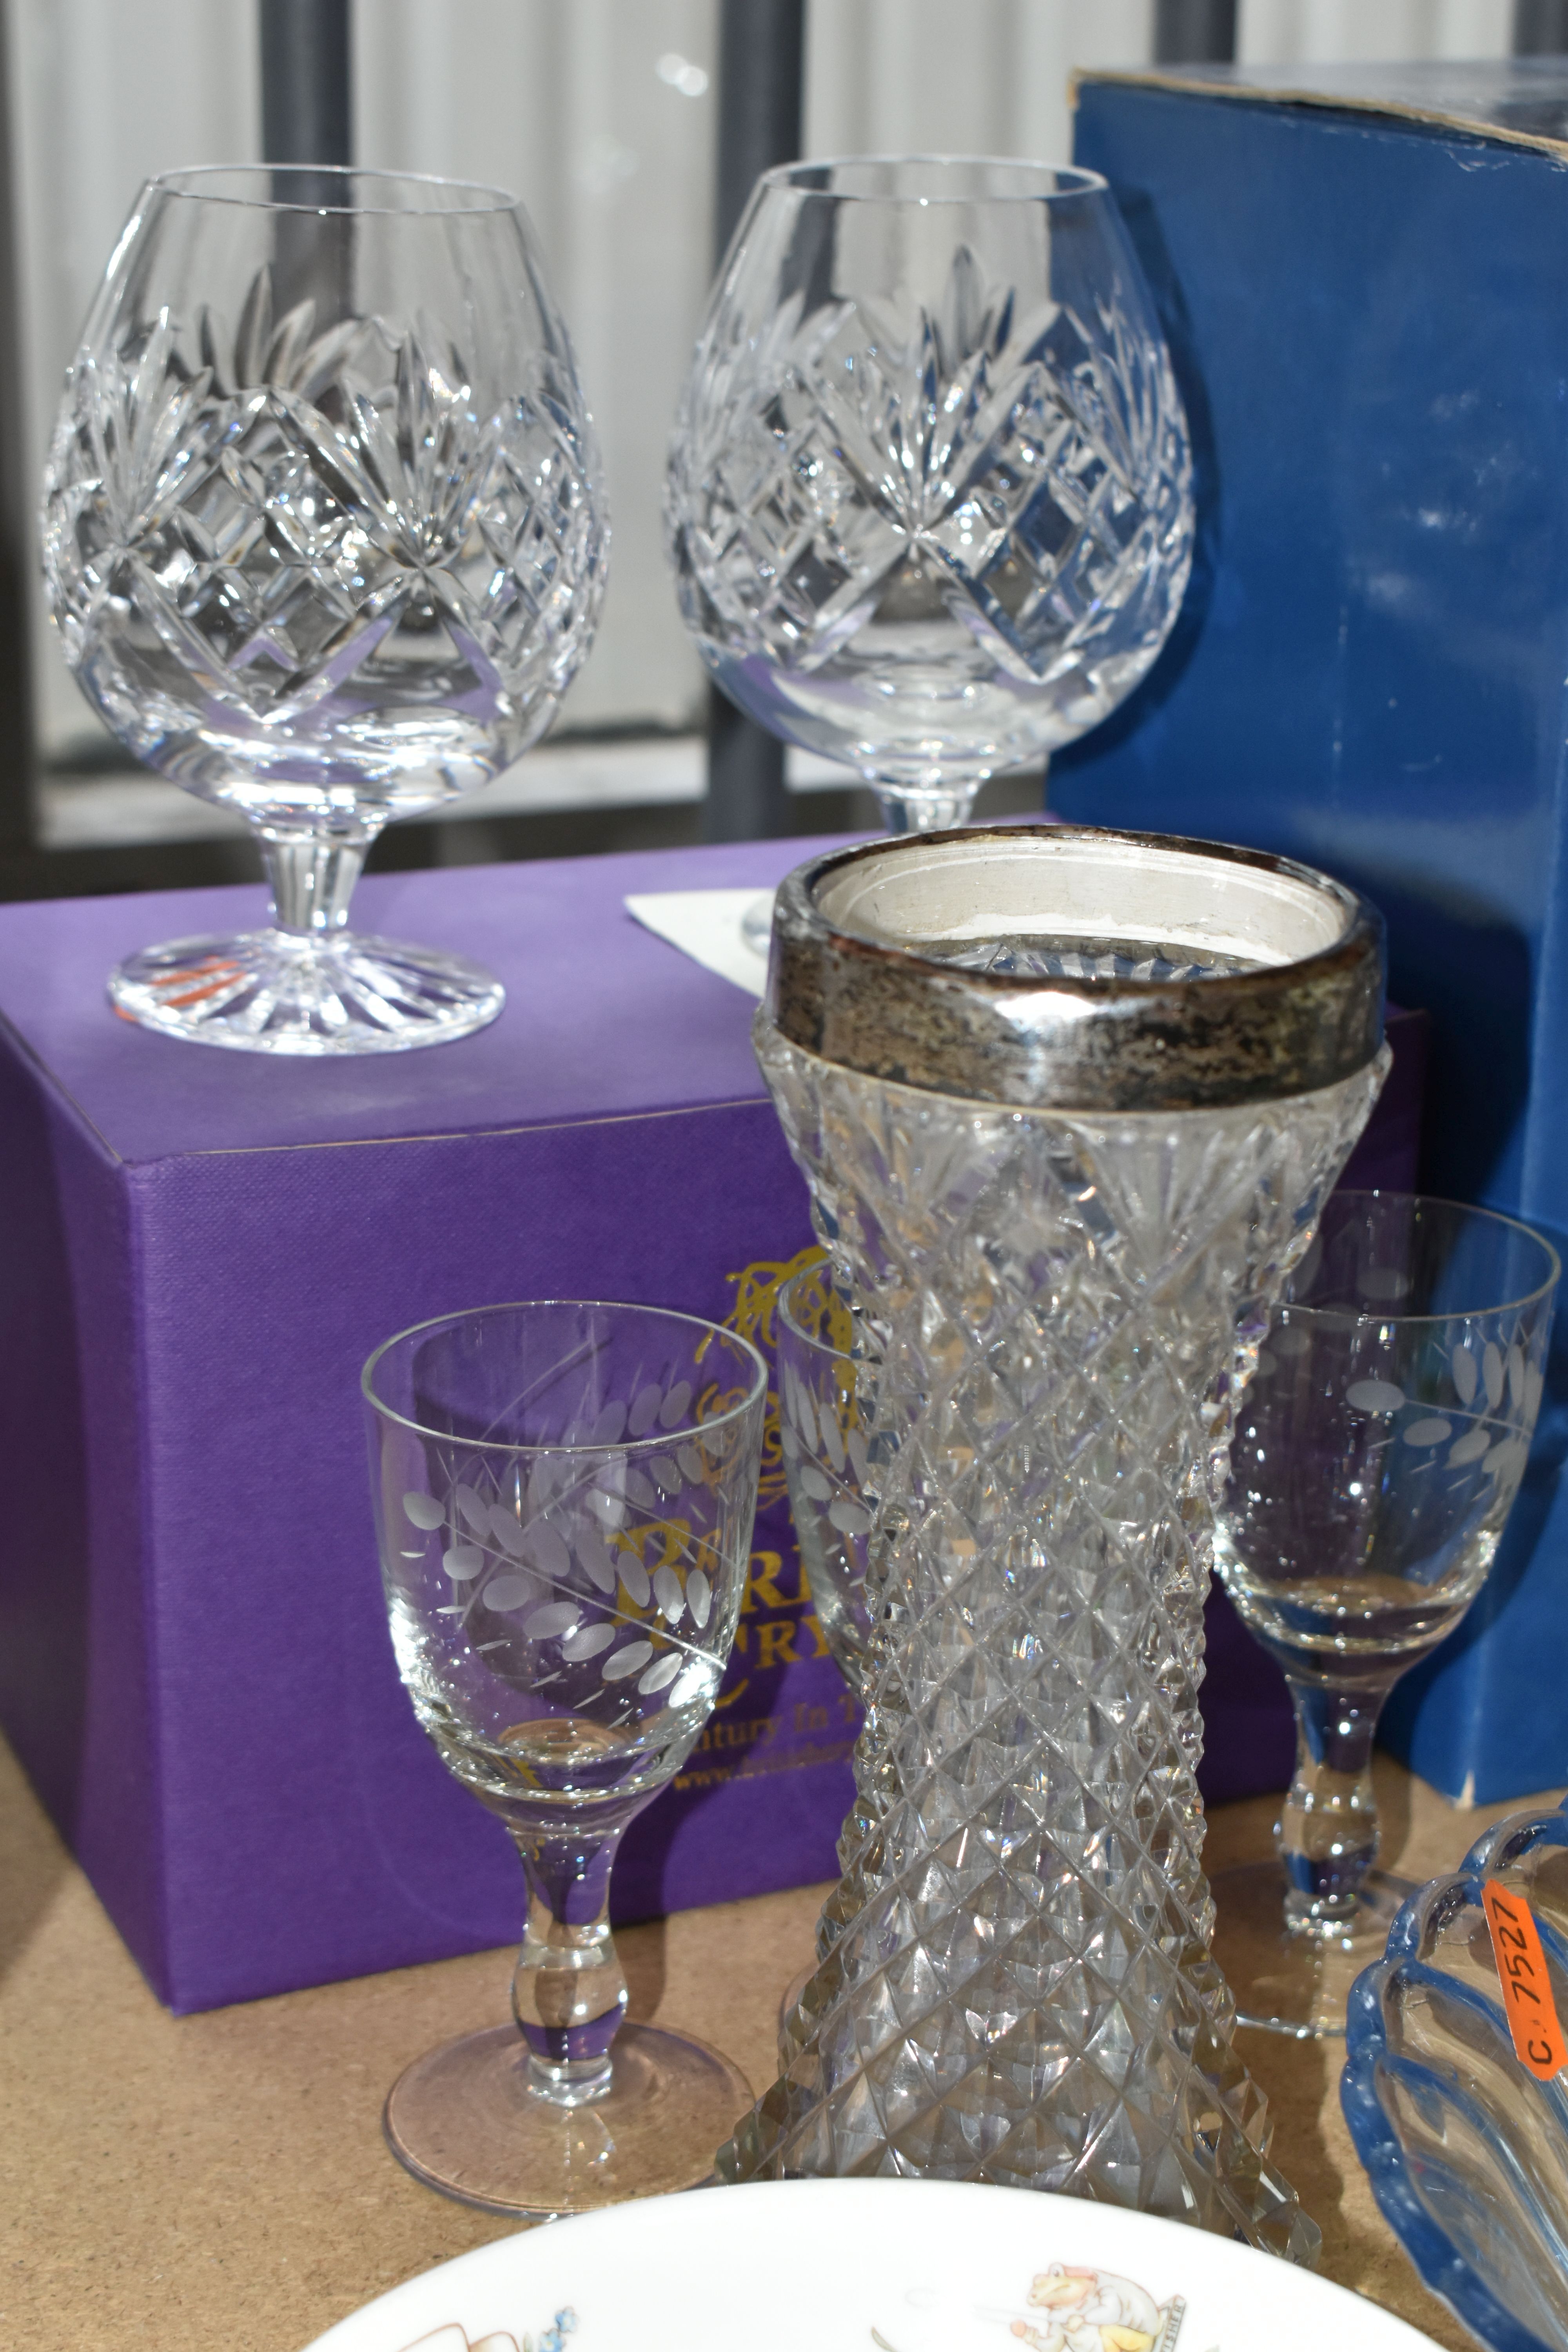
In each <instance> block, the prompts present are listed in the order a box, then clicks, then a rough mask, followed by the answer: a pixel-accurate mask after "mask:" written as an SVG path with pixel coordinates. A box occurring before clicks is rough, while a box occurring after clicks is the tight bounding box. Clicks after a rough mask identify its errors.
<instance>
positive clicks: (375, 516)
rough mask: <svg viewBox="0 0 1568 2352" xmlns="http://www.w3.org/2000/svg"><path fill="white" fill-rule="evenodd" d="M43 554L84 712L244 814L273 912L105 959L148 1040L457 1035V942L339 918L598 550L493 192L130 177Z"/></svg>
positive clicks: (589, 608) (537, 663) (483, 998)
mask: <svg viewBox="0 0 1568 2352" xmlns="http://www.w3.org/2000/svg"><path fill="white" fill-rule="evenodd" d="M43 537H44V572H45V578H46V581H47V586H48V592H49V599H50V603H51V605H52V607H53V611H54V614H55V617H56V619H57V621H58V624H59V627H60V633H61V637H62V640H63V643H64V646H65V654H66V659H67V661H68V663H69V665H70V667H71V669H72V670H73V672H74V673H75V676H76V679H77V682H78V684H79V686H80V688H81V689H82V691H83V693H84V694H85V695H86V696H87V698H88V699H89V702H91V703H92V705H93V706H94V708H95V709H97V710H98V712H99V713H100V717H101V718H102V719H104V721H105V723H106V725H107V726H108V727H109V728H110V731H111V732H112V733H113V734H115V735H116V736H118V737H119V739H120V740H121V742H122V743H123V744H124V745H125V746H126V748H127V750H129V751H132V752H134V753H135V755H136V757H137V758H138V759H139V760H142V761H145V762H146V763H147V764H148V766H150V767H153V768H155V769H157V770H158V771H159V772H160V773H162V774H163V775H165V776H168V777H169V778H170V779H171V780H172V781H173V782H175V783H177V784H181V785H183V786H184V789H185V790H186V791H187V792H191V793H197V794H198V795H200V797H201V798H203V799H205V800H209V801H215V802H217V803H221V804H222V805H225V806H226V807H229V808H232V809H235V810H237V811H238V812H239V813H240V814H242V815H243V816H245V817H246V818H247V820H248V822H249V823H250V824H251V826H252V827H253V828H254V831H255V834H256V837H257V840H258V845H259V847H260V851H261V856H262V862H263V865H264V866H265V868H266V873H267V878H268V883H269V885H270V887H271V892H272V920H271V922H270V924H269V926H268V928H267V929H263V930H259V931H253V932H247V933H244V934H241V935H239V936H237V937H233V938H208V939H195V940H176V941H174V942H173V943H172V944H170V945H165V946H160V947H154V948H148V949H144V950H142V951H141V952H140V953H138V954H136V955H133V956H131V957H129V958H128V959H127V961H125V962H124V963H122V964H121V966H120V967H119V969H118V970H117V971H115V973H114V974H113V976H112V978H111V980H110V997H111V999H112V1001H113V1003H114V1004H115V1006H116V1007H117V1009H118V1010H119V1011H120V1012H121V1013H123V1014H125V1015H126V1016H127V1017H129V1018H130V1019H132V1020H134V1021H138V1022H142V1023H144V1024H146V1025H148V1026H149V1027H151V1028H154V1029H158V1030H161V1031H163V1033H164V1034H166V1035H170V1036H176V1037H189V1038H196V1039H199V1040H201V1041H202V1042H203V1043H204V1044H207V1045H230V1046H239V1047H243V1048H246V1049H247V1050H251V1051H262V1052H272V1053H286V1054H363V1053H373V1052H387V1051H395V1050H397V1049H400V1048H403V1047H407V1046H412V1045H434V1044H437V1043H440V1042H441V1041H443V1040H445V1039H448V1038H453V1037H460V1036H463V1035H466V1034H468V1032H469V1031H471V1030H474V1029H477V1028H479V1027H481V1026H482V1025H483V1024H485V1023H486V1022H488V1021H491V1020H493V1019H494V1018H495V1016H496V1014H497V1013H498V1012H499V1011H500V1007H501V1004H502V1003H503V1001H504V1000H503V992H502V990H501V988H500V985H499V984H498V983H497V982H496V981H494V980H493V979H492V978H491V977H490V975H489V973H487V972H485V971H480V970H479V967H478V966H476V965H474V964H472V963H470V962H469V961H467V959H465V958H463V957H461V956H458V955H455V954H450V953H445V952H438V951H437V950H433V949H430V948H424V947H405V946H402V945H394V944H392V943H389V942H387V941H385V940H375V939H369V938H357V937H355V935H354V934H353V933H352V932H351V931H350V930H349V929H348V928H347V919H348V910H349V902H350V897H351V894H352V892H353V887H354V883H355V881H356V879H357V878H358V876H359V872H360V868H361V866H363V862H364V857H365V854H366V852H367V850H368V849H369V847H370V845H371V843H372V842H373V841H374V838H375V835H377V833H379V831H380V830H381V828H382V826H383V825H384V824H386V823H387V821H388V820H389V819H391V818H394V817H399V816H406V815H409V814H413V813H415V812H416V811H419V810H426V809H432V808H435V807H437V806H438V805H440V804H441V803H444V802H447V801H450V800H452V799H454V798H455V797H456V796H457V795H458V794H459V793H468V792H472V791H473V790H474V789H475V788H476V787H477V786H479V785H480V784H483V783H486V782H489V779H490V778H491V777H492V776H494V775H496V774H497V773H498V772H500V770H501V769H502V768H504V767H506V766H508V765H509V764H510V762H511V761H513V760H515V759H516V758H517V757H518V755H519V753H520V752H521V751H524V750H526V748H527V747H528V745H529V744H531V742H533V741H534V740H535V739H536V738H537V737H538V736H539V735H540V734H542V732H543V730H544V729H545V727H546V726H547V725H548V724H549V722H550V719H551V718H552V715H553V713H554V711H555V709H556V707H557V705H558V704H559V702H560V699H561V697H562V695H563V693H564V691H565V689H566V687H567V685H568V684H569V682H570V680H571V678H572V677H573V675H574V672H575V670H576V669H577V667H578V666H579V664H580V663H581V662H582V660H583V657H584V655H585V653H586V652H587V650H588V646H589V645H590V643H591V641H592V638H593V635H594V630H595V624H596V621H597V617H598V611H599V604H600V601H601V597H602V594H603V591H604V583H605V563H606V558H607V549H608V531H607V525H606V521H605V509H604V496H603V491H602V489H601V487H600V480H599V460H598V455H597V451H596V448H595V440H594V432H593V426H592V424H591V422H590V419H589V416H588V413H587V410H586V408H585V407H584V402H583V396H582V394H581V391H580V389H579V387H578V383H577V376H576V370H575V365H574V360H573V356H572V351H571V346H570V343H569V341H568V340H567V336H566V331H565V329H564V327H563V324H562V322H561V320H560V318H559V316H558V315H557V313H556V311H555V309H554V306H553V304H552V300H551V299H550V295H549V293H548V291H547V289H546V287H545V283H544V278H543V273H542V268H541V266H540V259H539V252H538V247H537V243H536V241H535V238H534V235H533V231H532V229H531V226H529V223H528V221H527V219H526V217H525V215H524V214H523V212H522V210H521V206H520V205H518V203H517V202H516V200H515V198H513V197H511V196H510V195H507V194H504V193H502V192H501V191H500V190H497V189H491V188H481V187H471V186H467V185H463V184H459V183H457V182H452V181H442V180H431V179H420V178H416V177H414V176H411V175H406V174H401V173H381V172H362V171H350V170H328V169H324V168H322V169H318V168H317V167H315V166H311V167H310V168H309V169H306V168H303V167H300V168H295V167H286V166H272V167H268V168H267V169H261V168H256V169H250V168H228V167H216V168H213V169H209V170H203V171H191V172H177V173H169V174H167V175H165V176H163V177H161V178H158V179H155V180H153V181H150V182H149V183H148V184H147V186H146V187H145V188H144V189H143V190H142V194H141V195H140V196H139V197H138V199H137V202H136V205H135V207H134V209H133V211H132V215H131V217H130V219H129V221H128V222H127V223H126V226H125V228H124V230H123V231H122V233H121V237H120V241H119V243H118V244H117V245H116V247H115V248H114V252H113V254H112V255H111V256H110V262H109V267H108V269H107V272H106V274H105V277H104V280H103V284H102V287H101V289H100V292H99V295H98V298H97V299H96V301H95V302H94V304H93V307H92V310H91V311H90V313H89V318H88V321H87V325H86V327H85V329H84V330H83V333H82V340H81V345H80V348H79V351H78V352H77V355H76V358H75V359H74V361H73V362H72V363H71V366H70V369H69V371H68V374H67V378H66V385H65V392H64V396H63V398H62V401H61V404H60V410H59V415H58V422H57V424H56V427H55V434H54V440H53V445H52V447H51V450H50V454H49V460H48V466H47V473H46V477H45V489H44V510H43Z"/></svg>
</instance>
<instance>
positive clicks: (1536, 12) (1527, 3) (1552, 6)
mask: <svg viewBox="0 0 1568 2352" xmlns="http://www.w3.org/2000/svg"><path fill="white" fill-rule="evenodd" d="M1513 53H1514V56H1515V57H1516V58H1562V57H1568V0H1513Z"/></svg>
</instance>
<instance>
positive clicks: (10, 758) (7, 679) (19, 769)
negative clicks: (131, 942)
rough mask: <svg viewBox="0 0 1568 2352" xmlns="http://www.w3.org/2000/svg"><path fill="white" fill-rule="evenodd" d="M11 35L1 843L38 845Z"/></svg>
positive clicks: (2, 127)
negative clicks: (35, 806)
mask: <svg viewBox="0 0 1568 2352" xmlns="http://www.w3.org/2000/svg"><path fill="white" fill-rule="evenodd" d="M5 13H6V16H7V18H9V17H11V16H13V13H14V12H12V11H11V10H9V9H8V10H7V11H6V12H5ZM9 50H10V41H9V37H8V28H7V26H5V24H0V736H3V738H4V741H5V761H4V765H3V766H0V850H5V851H17V850H27V849H30V848H31V847H32V845H33V772H34V767H35V764H36V759H37V753H36V750H35V746H34V740H33V679H32V671H31V667H30V666H29V662H28V645H29V641H30V639H31V635H32V626H31V624H32V616H33V610H34V585H33V583H34V582H35V580H36V578H37V568H38V557H37V520H36V518H37V485H36V483H35V482H34V480H33V478H32V471H31V468H30V467H29V466H28V464H27V459H26V435H25V431H24V425H23V412H22V336H21V310H20V289H19V287H18V285H17V280H16V193H15V189H14V187H13V173H14V172H15V169H16V149H15V144H14V142H13V140H12V137H11V120H12V117H11V92H10V62H9Z"/></svg>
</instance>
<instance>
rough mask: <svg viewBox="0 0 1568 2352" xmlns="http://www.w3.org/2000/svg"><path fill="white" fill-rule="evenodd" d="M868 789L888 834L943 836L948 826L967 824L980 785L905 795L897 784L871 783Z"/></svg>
mask: <svg viewBox="0 0 1568 2352" xmlns="http://www.w3.org/2000/svg"><path fill="white" fill-rule="evenodd" d="M871 789H872V790H873V792H874V793H876V795H877V806H878V807H879V809H880V810H881V812H882V824H883V825H884V827H885V828H886V830H887V831H888V832H889V833H891V834H904V833H944V832H946V830H947V828H948V827H949V826H950V825H959V824H968V823H969V813H970V811H971V809H973V806H974V795H975V793H976V792H977V791H978V790H979V786H978V785H976V784H955V785H952V786H951V787H949V788H948V789H947V790H946V791H944V792H931V793H910V792H905V791H903V790H901V789H900V787H899V786H898V785H896V784H874V785H873V786H872V788H871Z"/></svg>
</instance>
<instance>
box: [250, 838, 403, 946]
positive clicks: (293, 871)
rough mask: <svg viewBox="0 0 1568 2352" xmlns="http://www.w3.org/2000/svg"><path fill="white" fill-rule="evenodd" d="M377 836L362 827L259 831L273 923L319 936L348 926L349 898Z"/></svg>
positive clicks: (295, 932)
mask: <svg viewBox="0 0 1568 2352" xmlns="http://www.w3.org/2000/svg"><path fill="white" fill-rule="evenodd" d="M374 838H375V835H374V833H373V832H370V831H368V830H366V829H364V828H363V827H356V828H354V829H352V830H350V831H347V832H343V833H276V832H273V831H271V830H270V829H268V831H266V832H261V833H258V841H259V844H260V848H261V863H262V866H263V867H264V868H265V870H266V875H267V886H268V889H269V890H270V891H271V893H272V924H273V929H275V930H279V931H285V932H288V933H289V934H290V935H291V936H293V937H297V938H300V939H301V940H319V941H326V940H331V938H332V937H333V936H334V934H339V933H344V932H346V931H347V929H348V919H349V901H350V899H351V898H353V892H354V885H355V883H356V882H357V881H358V880H359V877H360V875H361V872H362V871H363V866H364V861H365V858H366V856H368V854H369V851H370V845H371V843H372V842H373V841H374Z"/></svg>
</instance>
